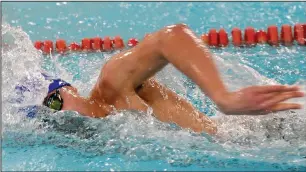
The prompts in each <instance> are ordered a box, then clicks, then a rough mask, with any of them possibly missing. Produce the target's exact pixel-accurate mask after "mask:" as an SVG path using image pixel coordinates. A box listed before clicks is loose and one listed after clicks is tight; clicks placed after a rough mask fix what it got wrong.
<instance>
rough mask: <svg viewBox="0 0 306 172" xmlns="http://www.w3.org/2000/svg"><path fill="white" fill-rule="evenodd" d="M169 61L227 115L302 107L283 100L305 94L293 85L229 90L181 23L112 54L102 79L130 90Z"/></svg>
mask: <svg viewBox="0 0 306 172" xmlns="http://www.w3.org/2000/svg"><path fill="white" fill-rule="evenodd" d="M168 63H171V64H173V65H174V66H175V67H176V68H177V69H179V70H180V71H181V72H183V73H184V74H185V75H187V76H188V77H190V78H191V79H192V80H193V81H194V82H195V83H196V84H197V85H199V86H200V88H201V89H202V91H203V92H204V93H205V94H207V95H208V96H209V97H210V98H211V99H212V100H213V101H214V102H215V103H216V104H217V105H218V107H219V108H220V109H221V110H222V111H223V112H224V113H226V114H261V113H267V112H270V111H280V110H287V109H297V108H301V106H300V105H299V104H295V103H292V104H290V103H283V101H285V100H287V99H290V98H294V97H301V96H304V95H303V93H301V92H299V91H298V88H296V87H287V86H282V85H274V86H253V87H248V88H245V89H242V90H239V91H237V92H229V91H228V90H227V89H226V88H225V86H224V84H223V82H222V80H221V78H220V76H219V73H218V71H217V68H216V66H215V64H214V62H213V56H212V54H211V53H210V52H209V50H208V48H207V47H206V46H205V45H204V43H203V42H202V41H201V39H199V38H197V36H196V35H195V34H194V33H193V32H192V31H191V30H190V29H189V28H188V27H187V26H186V25H183V24H178V25H173V26H168V27H165V28H163V29H161V30H160V31H158V32H155V33H153V34H151V36H149V37H148V38H146V39H145V40H143V41H142V42H141V43H140V44H138V45H137V46H135V47H134V48H132V49H131V50H128V51H125V52H122V53H119V54H117V55H116V56H114V57H113V58H112V59H111V60H110V61H109V62H108V64H106V65H105V67H104V72H102V74H104V78H108V79H106V80H108V81H109V83H111V84H112V85H113V87H114V88H117V89H118V90H122V89H123V88H124V89H132V88H136V87H137V86H139V85H140V84H141V83H143V82H144V81H145V80H147V79H148V78H150V77H151V76H153V75H154V74H155V73H156V72H158V71H159V70H160V69H162V68H163V67H164V66H165V65H166V64H168Z"/></svg>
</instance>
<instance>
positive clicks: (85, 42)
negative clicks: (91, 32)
mask: <svg viewBox="0 0 306 172" xmlns="http://www.w3.org/2000/svg"><path fill="white" fill-rule="evenodd" d="M81 48H82V50H85V51H90V50H92V41H91V39H89V38H84V39H82V46H81Z"/></svg>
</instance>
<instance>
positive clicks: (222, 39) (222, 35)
mask: <svg viewBox="0 0 306 172" xmlns="http://www.w3.org/2000/svg"><path fill="white" fill-rule="evenodd" d="M218 38H219V40H218V41H219V45H220V46H221V47H226V46H228V36H227V33H226V31H225V30H224V29H223V28H222V29H220V30H219V37H218Z"/></svg>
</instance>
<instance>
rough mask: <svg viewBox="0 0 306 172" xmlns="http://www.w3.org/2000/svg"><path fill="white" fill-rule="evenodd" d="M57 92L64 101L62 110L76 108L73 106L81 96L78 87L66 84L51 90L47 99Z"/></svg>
mask: <svg viewBox="0 0 306 172" xmlns="http://www.w3.org/2000/svg"><path fill="white" fill-rule="evenodd" d="M56 92H57V93H58V94H59V96H60V98H61V99H62V102H63V103H62V108H61V110H74V109H73V107H74V106H75V99H76V98H77V97H79V94H78V90H77V88H75V87H72V86H64V87H62V88H60V89H57V90H54V91H52V92H50V93H49V94H48V95H47V97H46V99H48V98H49V97H50V96H52V95H54V94H55V93H56ZM50 108H51V107H50Z"/></svg>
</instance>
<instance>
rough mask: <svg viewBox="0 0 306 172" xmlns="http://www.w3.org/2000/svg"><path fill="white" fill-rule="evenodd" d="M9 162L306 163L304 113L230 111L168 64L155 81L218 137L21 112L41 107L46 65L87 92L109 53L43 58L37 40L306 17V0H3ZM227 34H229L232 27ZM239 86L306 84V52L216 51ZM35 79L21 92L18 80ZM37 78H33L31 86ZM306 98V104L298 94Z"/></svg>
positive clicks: (65, 166) (159, 166)
mask: <svg viewBox="0 0 306 172" xmlns="http://www.w3.org/2000/svg"><path fill="white" fill-rule="evenodd" d="M2 12H3V16H2V37H3V41H2V42H3V43H5V44H9V45H10V47H7V46H5V45H4V46H3V47H2V57H3V58H2V70H3V71H2V109H3V110H2V123H3V135H2V160H3V161H2V162H3V163H2V164H3V165H2V169H3V170H5V171H11V170H13V171H19V170H26V171H32V170H52V171H62V170H73V171H74V170H75V171H84V170H89V171H92V170H116V171H124V170H165V171H169V170H178V171H182V170H184V171H189V170H201V171H204V170H207V171H212V170H220V171H224V170H231V171H237V170H243V171H245V170H261V171H279V170H290V171H305V170H306V165H305V164H306V118H305V117H306V116H305V115H306V111H305V107H304V108H303V109H300V110H291V111H286V112H278V113H275V114H269V115H266V116H225V115H224V114H222V113H221V112H220V111H219V110H218V109H217V108H216V106H215V105H214V104H213V102H212V101H211V100H210V99H209V98H207V97H206V96H205V95H204V94H203V93H201V91H200V90H199V88H198V87H197V86H196V85H194V84H193V83H192V81H190V80H189V79H188V78H187V77H186V76H184V75H183V74H182V73H180V72H179V71H177V70H176V69H175V68H174V67H173V66H171V65H169V66H167V67H166V68H165V69H163V70H162V71H161V72H159V73H158V74H157V79H158V80H159V81H160V82H161V83H163V84H165V85H167V86H168V87H169V88H171V89H172V90H174V91H176V92H177V93H178V94H180V95H181V96H183V97H184V98H186V99H188V100H189V101H191V102H192V103H193V105H194V106H195V107H197V108H198V109H200V110H201V111H202V112H204V113H206V114H207V115H209V116H211V117H212V118H213V119H214V120H216V121H217V123H218V125H219V131H218V134H217V135H216V136H213V137H211V136H208V135H206V134H204V133H203V134H196V133H193V132H191V131H188V130H185V129H181V128H179V127H178V126H176V125H174V124H165V123H162V122H160V121H158V120H156V119H155V118H153V117H152V116H151V114H150V112H135V111H121V112H116V113H117V114H116V115H114V116H109V117H107V118H105V119H92V118H87V117H83V116H80V115H78V114H76V113H74V112H58V113H55V114H54V113H53V112H50V110H48V109H46V108H44V107H39V113H38V114H37V118H34V119H29V118H25V116H24V113H23V112H20V111H18V109H20V107H25V106H29V105H35V104H41V101H42V99H43V97H44V96H45V95H44V94H45V92H46V90H47V83H46V82H44V81H43V80H42V78H41V76H40V71H41V70H45V71H48V72H49V73H52V74H54V75H60V76H61V77H62V78H63V79H65V80H67V81H69V82H72V83H73V85H75V86H76V87H77V88H78V89H79V91H80V93H81V94H82V95H85V96H86V95H88V93H89V92H90V89H91V88H92V86H93V84H94V83H95V81H96V79H97V77H98V74H99V70H100V68H101V66H103V64H105V62H106V61H107V60H108V59H109V58H110V57H111V56H112V55H114V54H116V53H118V52H117V51H115V52H111V53H90V54H85V53H72V54H68V55H64V56H63V55H57V54H53V55H52V56H51V57H50V56H43V55H42V54H41V52H39V51H37V50H35V49H34V48H33V44H32V42H34V41H36V40H46V39H51V40H55V39H57V38H62V39H65V40H66V41H67V42H72V41H78V42H80V40H81V39H82V38H84V37H95V36H101V37H104V36H112V37H113V36H116V35H120V36H122V38H123V39H124V40H127V39H129V38H131V37H136V38H138V39H139V40H141V39H142V38H143V36H144V35H145V34H146V33H150V32H153V31H156V30H158V29H160V28H162V27H164V26H166V25H169V24H174V23H186V24H188V25H189V27H190V28H191V29H193V30H194V31H195V33H196V34H198V35H201V34H202V33H206V32H208V30H209V29H211V28H216V29H219V28H221V27H222V28H225V29H226V30H227V32H228V33H230V31H231V29H232V28H233V27H239V28H241V29H243V28H245V27H247V26H253V27H255V28H256V29H266V28H267V27H268V26H269V25H273V24H275V25H277V26H278V27H279V28H280V26H281V25H282V24H291V25H294V24H295V23H305V22H306V21H305V15H306V3H305V2H248V3H241V2H87V3H85V2H39V3H38V2H3V3H2ZM229 35H230V34H229ZM211 51H212V52H213V53H214V54H215V56H214V57H215V58H214V60H215V62H216V64H217V66H218V69H219V71H220V73H221V76H222V78H223V80H224V82H225V84H226V85H227V87H228V88H229V89H230V90H236V89H239V88H242V87H245V86H250V85H263V84H275V83H281V84H290V85H292V84H295V85H299V86H300V87H301V88H302V90H304V91H306V87H305V86H306V67H305V62H306V47H305V46H297V45H294V46H292V47H284V46H280V47H270V46H267V45H260V46H257V47H255V48H235V47H232V46H229V47H227V48H222V49H211ZM18 83H23V84H26V85H27V86H31V87H30V88H31V89H30V90H29V91H30V92H28V93H27V94H24V95H23V96H22V97H20V94H18V93H16V91H15V90H14V89H15V86H16V85H17V84H18ZM33 83H35V84H33ZM292 101H293V102H299V103H302V104H304V105H305V102H306V99H305V98H301V99H295V100H292Z"/></svg>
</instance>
